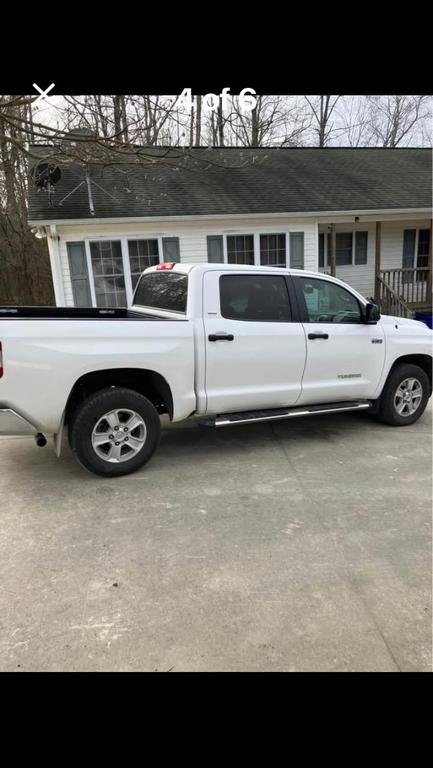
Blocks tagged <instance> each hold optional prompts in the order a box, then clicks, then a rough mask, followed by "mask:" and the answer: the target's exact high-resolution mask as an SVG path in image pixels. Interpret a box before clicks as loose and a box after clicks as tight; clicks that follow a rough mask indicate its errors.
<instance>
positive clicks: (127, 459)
mask: <svg viewBox="0 0 433 768" xmlns="http://www.w3.org/2000/svg"><path fill="white" fill-rule="evenodd" d="M160 432H161V426H160V421H159V416H158V413H157V411H156V409H155V407H154V406H153V405H152V403H151V402H150V400H148V399H147V398H146V397H144V396H143V395H140V394H139V393H138V392H135V391H134V390H132V389H127V388H124V387H110V388H109V389H104V390H100V391H99V392H95V393H94V394H92V395H89V397H88V398H87V399H86V400H85V401H84V402H83V403H81V405H79V406H78V408H77V409H76V411H75V413H74V417H73V420H72V424H71V426H70V444H71V448H72V450H73V452H74V453H75V455H76V457H77V459H78V461H79V462H80V464H82V465H83V466H84V467H85V468H86V469H88V470H90V471H91V472H94V473H95V474H97V475H103V476H104V477H119V476H120V475H128V474H130V473H131V472H135V471H136V470H137V469H139V468H140V467H142V466H143V464H145V463H146V462H147V461H149V459H150V458H151V456H152V454H153V453H154V451H155V449H156V447H157V445H158V442H159V437H160Z"/></svg>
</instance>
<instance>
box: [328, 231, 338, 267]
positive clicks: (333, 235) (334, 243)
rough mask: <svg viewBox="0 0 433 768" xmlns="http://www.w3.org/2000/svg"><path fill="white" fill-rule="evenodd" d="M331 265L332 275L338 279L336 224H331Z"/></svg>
mask: <svg viewBox="0 0 433 768" xmlns="http://www.w3.org/2000/svg"><path fill="white" fill-rule="evenodd" d="M329 263H330V267H331V275H333V277H336V274H337V233H336V231H335V224H331V253H330V254H329Z"/></svg>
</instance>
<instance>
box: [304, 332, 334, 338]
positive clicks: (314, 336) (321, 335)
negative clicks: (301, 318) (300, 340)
mask: <svg viewBox="0 0 433 768" xmlns="http://www.w3.org/2000/svg"><path fill="white" fill-rule="evenodd" d="M308 338H309V339H329V335H328V334H327V333H309V334H308Z"/></svg>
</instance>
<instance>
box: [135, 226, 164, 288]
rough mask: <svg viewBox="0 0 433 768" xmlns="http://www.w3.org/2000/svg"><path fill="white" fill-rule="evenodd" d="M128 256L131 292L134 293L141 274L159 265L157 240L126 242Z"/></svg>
mask: <svg viewBox="0 0 433 768" xmlns="http://www.w3.org/2000/svg"><path fill="white" fill-rule="evenodd" d="M128 255H129V267H130V270H131V283H132V290H133V291H134V290H135V286H136V285H137V282H138V278H139V277H140V275H141V273H142V272H143V271H144V270H145V269H147V268H148V267H153V266H155V264H159V248H158V240H157V239H156V238H154V239H149V240H128Z"/></svg>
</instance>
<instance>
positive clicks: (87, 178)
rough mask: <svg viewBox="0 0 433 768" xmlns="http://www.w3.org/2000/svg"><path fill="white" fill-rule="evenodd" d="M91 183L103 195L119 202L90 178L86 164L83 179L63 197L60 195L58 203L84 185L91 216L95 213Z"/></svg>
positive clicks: (60, 203) (61, 202)
mask: <svg viewBox="0 0 433 768" xmlns="http://www.w3.org/2000/svg"><path fill="white" fill-rule="evenodd" d="M92 184H93V185H94V186H95V187H97V188H98V189H100V190H101V192H104V194H105V195H108V197H111V199H112V200H114V202H115V203H118V202H119V201H118V200H117V198H116V197H114V195H111V194H110V192H107V190H106V189H104V188H103V187H101V185H100V184H98V183H97V182H96V181H95V179H92V178H91V176H90V171H89V166H88V165H87V166H86V169H85V171H84V179H82V180H81V181H80V183H79V184H77V186H76V187H74V189H72V190H71V191H70V192H68V194H67V195H65V197H62V199H61V200H59V202H58V205H62V204H63V203H64V202H65V200H67V199H68V197H71V195H73V194H74V193H75V192H77V191H78V190H79V189H81V187H83V186H85V187H86V188H87V199H88V202H89V211H90V214H91V216H94V215H95V206H94V204H93V194H92Z"/></svg>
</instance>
